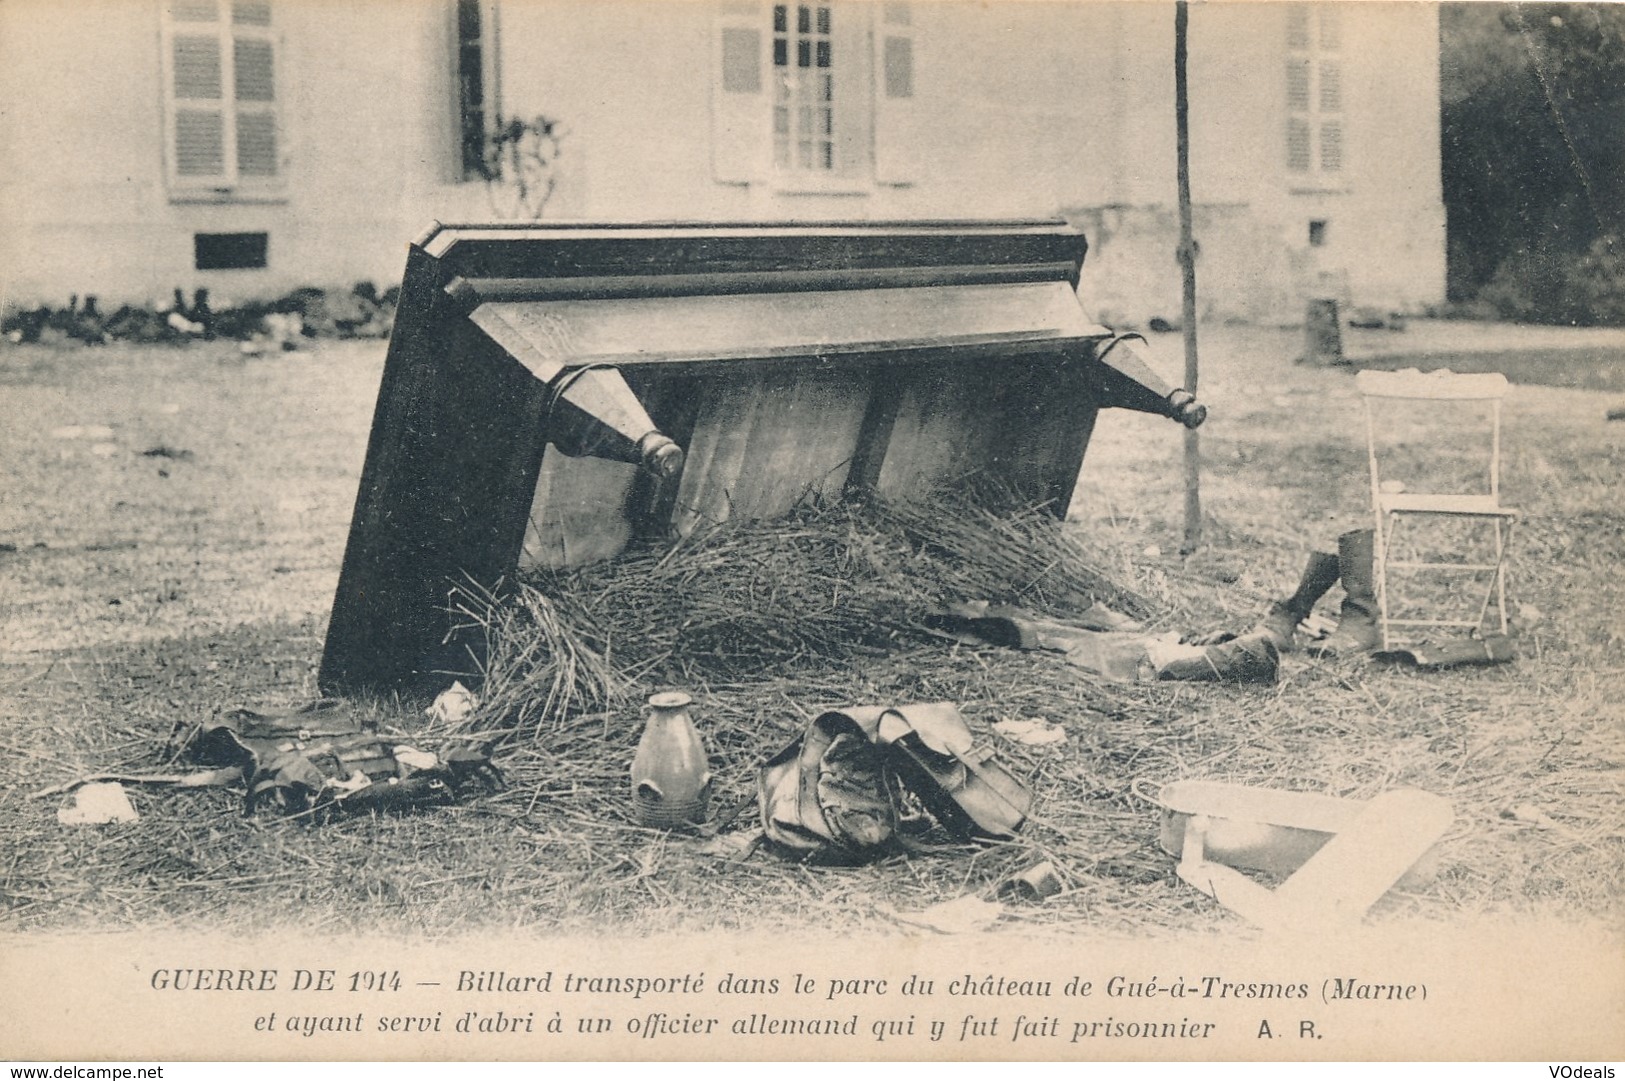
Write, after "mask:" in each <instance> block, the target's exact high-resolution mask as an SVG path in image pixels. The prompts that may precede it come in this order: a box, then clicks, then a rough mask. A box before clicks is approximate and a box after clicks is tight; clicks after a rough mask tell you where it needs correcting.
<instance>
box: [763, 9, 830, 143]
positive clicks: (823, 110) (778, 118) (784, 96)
mask: <svg viewBox="0 0 1625 1081" xmlns="http://www.w3.org/2000/svg"><path fill="white" fill-rule="evenodd" d="M831 27H832V20H831V13H830V9H829V6H828V5H827V4H816V5H812V4H774V5H773V164H774V165H776V166H777V167H778V168H780V169H801V170H812V171H815V172H833V171H834V169H835V65H834V60H835V55H834V42H833V41H832V40H831Z"/></svg>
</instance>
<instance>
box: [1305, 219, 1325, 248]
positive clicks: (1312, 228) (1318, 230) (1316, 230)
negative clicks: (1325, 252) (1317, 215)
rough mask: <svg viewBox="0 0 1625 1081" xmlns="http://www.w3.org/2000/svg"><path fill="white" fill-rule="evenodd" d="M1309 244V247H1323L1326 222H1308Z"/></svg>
mask: <svg viewBox="0 0 1625 1081" xmlns="http://www.w3.org/2000/svg"><path fill="white" fill-rule="evenodd" d="M1309 246H1310V247H1311V248H1324V247H1325V246H1326V223H1325V222H1324V221H1319V220H1316V221H1312V222H1310V223H1309Z"/></svg>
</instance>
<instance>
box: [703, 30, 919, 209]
mask: <svg viewBox="0 0 1625 1081" xmlns="http://www.w3.org/2000/svg"><path fill="white" fill-rule="evenodd" d="M715 10H716V12H717V24H716V29H715V38H714V40H715V47H714V50H713V57H714V64H713V67H714V71H713V76H712V77H713V84H712V147H711V149H712V164H713V172H714V174H715V176H716V178H717V179H718V180H722V181H726V182H729V183H746V184H748V183H756V182H763V181H766V182H773V183H777V184H778V185H779V186H781V187H784V188H786V189H797V188H799V187H808V189H809V190H817V189H818V187H819V186H820V185H829V184H835V185H841V186H848V187H850V186H851V185H853V184H869V183H872V182H876V181H878V182H880V183H907V182H908V181H909V180H910V179H911V178H912V170H911V163H910V160H909V159H908V157H907V154H908V151H909V150H910V149H911V147H912V133H911V130H910V127H911V121H912V117H913V114H914V109H913V104H914V103H913V99H914V95H915V89H916V88H915V80H916V77H917V74H918V73H917V71H916V69H915V56H914V27H913V26H912V20H911V15H910V5H908V4H906V3H840V2H825V3H817V2H811V3H776V2H758V0H719V2H718V3H717V5H716V8H715Z"/></svg>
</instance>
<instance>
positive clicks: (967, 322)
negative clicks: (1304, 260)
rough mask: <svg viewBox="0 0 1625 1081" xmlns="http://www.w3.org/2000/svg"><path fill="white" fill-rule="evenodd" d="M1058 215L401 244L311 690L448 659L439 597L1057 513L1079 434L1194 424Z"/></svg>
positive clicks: (378, 688) (454, 229)
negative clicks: (827, 530)
mask: <svg viewBox="0 0 1625 1081" xmlns="http://www.w3.org/2000/svg"><path fill="white" fill-rule="evenodd" d="M1087 249H1088V245H1087V242H1086V241H1085V239H1084V237H1083V235H1082V234H1081V233H1079V232H1077V231H1076V230H1073V229H1071V228H1069V227H1068V226H1067V225H1065V224H1064V223H1062V222H1057V221H999V222H836V223H794V224H762V223H756V224H672V225H630V224H628V225H611V224H575V223H572V224H540V223H527V224H522V225H518V224H514V225H509V224H503V225H458V226H441V225H436V226H434V227H433V228H431V229H430V230H428V231H427V232H426V233H425V234H424V235H423V236H422V237H420V238H419V239H418V240H417V241H416V242H415V243H414V244H413V245H412V246H411V249H410V252H409V254H408V257H407V264H406V273H405V277H404V280H403V283H402V287H401V298H400V304H399V307H398V310H397V313H396V320H395V329H394V333H393V335H392V337H391V340H390V343H389V352H388V356H387V359H386V361H385V366H384V374H383V380H382V382H381V384H380V387H379V391H378V403H377V407H376V410H375V413H374V416H373V425H372V433H371V436H370V439H369V442H368V446H367V459H366V465H365V467H364V468H363V471H362V476H361V486H360V491H359V494H358V495H357V497H356V505H355V514H354V517H353V519H352V521H351V525H350V536H349V542H348V545H347V547H346V550H345V556H344V565H343V568H342V571H341V573H340V577H339V585H338V591H337V594H336V596H335V597H334V601H333V613H332V619H331V621H330V623H329V626H328V632H327V642H326V649H325V652H324V654H323V658H322V667H321V674H320V684H321V687H322V690H323V691H324V693H329V694H343V693H352V692H359V691H372V692H388V691H395V690H399V691H405V692H417V691H423V690H429V689H433V688H434V687H436V686H443V685H444V682H445V679H444V677H443V676H442V675H440V673H442V672H444V671H446V670H448V668H454V667H456V666H458V665H460V666H461V667H463V668H466V667H467V653H466V649H465V648H464V647H463V646H460V645H459V644H458V643H456V642H454V641H450V640H449V634H450V631H451V626H452V625H451V617H450V614H449V606H448V597H449V596H450V595H451V593H452V591H453V590H455V589H458V588H460V587H463V586H466V585H467V584H468V583H470V582H476V583H480V584H481V585H482V586H484V587H486V588H496V587H497V586H498V584H499V583H501V582H503V581H506V580H511V578H512V576H513V575H514V574H515V573H516V572H517V571H520V570H523V569H525V568H534V567H564V566H571V565H576V564H580V563H585V562H589V561H593V560H599V559H608V558H613V557H614V556H615V555H616V554H618V553H619V552H621V551H622V550H623V549H624V548H625V547H626V546H627V545H628V544H629V543H631V542H632V541H633V539H634V538H636V537H640V536H649V535H665V534H674V533H675V534H680V533H683V532H686V531H688V530H691V529H693V528H694V527H695V526H696V525H697V524H699V523H703V522H707V521H719V520H724V519H729V518H738V517H741V516H744V517H748V518H770V517H773V516H775V515H779V514H782V513H784V512H786V511H788V510H790V509H791V508H792V507H794V506H795V505H796V504H797V503H799V502H800V501H802V500H804V499H807V498H809V497H810V496H811V497H823V498H845V497H853V496H857V495H861V494H863V493H867V492H874V493H878V494H880V495H882V496H885V497H887V498H893V499H906V498H907V497H908V496H909V494H910V493H912V492H926V491H931V490H935V489H939V488H941V487H943V486H945V485H946V486H955V485H970V484H972V483H973V482H974V483H975V487H976V490H977V491H978V492H984V493H996V492H1011V493H1020V494H1021V495H1022V496H1023V497H1025V498H1028V499H1031V498H1038V499H1043V500H1047V501H1049V505H1050V506H1051V507H1053V508H1054V511H1055V513H1056V514H1057V515H1064V514H1065V513H1066V507H1067V504H1068V502H1069V500H1070V498H1071V494H1072V489H1073V486H1074V484H1075V483H1076V480H1077V476H1078V472H1079V469H1080V467H1081V465H1082V462H1083V456H1084V451H1085V449H1086V448H1087V446H1088V443H1089V437H1090V433H1091V431H1092V429H1093V427H1094V422H1095V416H1096V414H1097V412H1098V411H1099V410H1100V409H1102V408H1106V407H1120V408H1127V409H1134V410H1139V411H1142V412H1148V413H1157V414H1161V415H1164V416H1168V417H1171V418H1174V419H1176V420H1179V421H1180V422H1182V423H1184V424H1185V425H1187V426H1189V427H1195V426H1196V425H1198V424H1200V423H1201V421H1202V419H1203V416H1204V415H1205V410H1204V409H1203V408H1202V407H1201V406H1200V405H1198V404H1197V403H1196V402H1195V401H1194V400H1193V399H1192V396H1191V395H1190V394H1188V393H1186V392H1185V391H1183V390H1176V389H1172V388H1170V387H1168V386H1166V385H1165V384H1164V383H1163V382H1162V381H1161V380H1159V379H1158V378H1157V376H1156V375H1155V374H1154V373H1153V372H1152V371H1151V370H1150V369H1149V368H1147V367H1146V365H1145V363H1144V362H1143V361H1142V360H1141V359H1140V357H1139V355H1138V352H1137V343H1136V340H1135V339H1134V338H1133V336H1131V335H1119V334H1114V333H1113V332H1112V331H1110V330H1108V329H1106V328H1105V327H1102V326H1098V325H1095V324H1094V323H1093V322H1092V321H1091V320H1090V319H1089V318H1087V317H1086V315H1085V313H1084V311H1083V310H1082V308H1081V307H1080V305H1079V302H1078V299H1077V295H1076V288H1077V283H1078V274H1079V272H1080V270H1081V268H1082V265H1083V259H1084V255H1085V253H1086V251H1087Z"/></svg>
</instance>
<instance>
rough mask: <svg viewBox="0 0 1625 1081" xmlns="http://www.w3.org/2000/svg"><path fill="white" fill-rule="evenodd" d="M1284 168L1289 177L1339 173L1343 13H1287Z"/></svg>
mask: <svg viewBox="0 0 1625 1081" xmlns="http://www.w3.org/2000/svg"><path fill="white" fill-rule="evenodd" d="M1285 11H1286V166H1287V169H1288V170H1289V171H1291V172H1293V173H1303V174H1308V175H1311V176H1313V175H1322V176H1324V177H1326V178H1327V179H1331V178H1334V177H1338V176H1340V174H1341V173H1342V171H1343V151H1344V147H1343V132H1344V126H1345V120H1344V112H1343V60H1342V56H1341V49H1342V40H1343V28H1342V14H1343V13H1342V11H1341V10H1339V8H1338V5H1336V4H1333V3H1317V4H1290V5H1288V6H1287V7H1286V9H1285Z"/></svg>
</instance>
